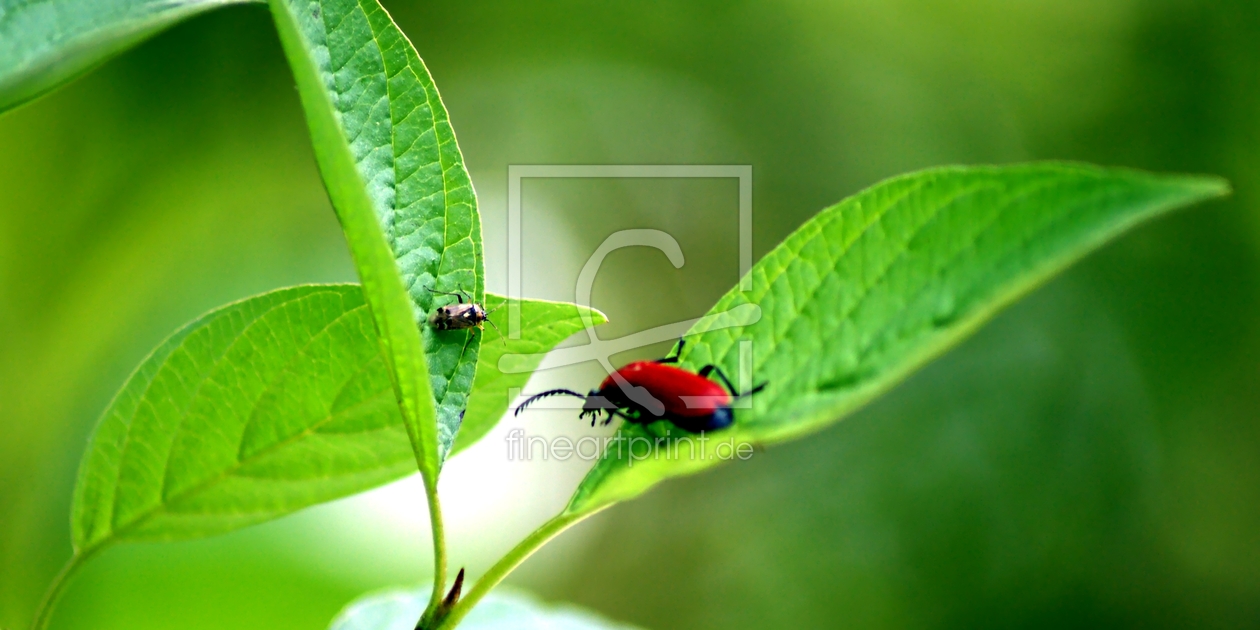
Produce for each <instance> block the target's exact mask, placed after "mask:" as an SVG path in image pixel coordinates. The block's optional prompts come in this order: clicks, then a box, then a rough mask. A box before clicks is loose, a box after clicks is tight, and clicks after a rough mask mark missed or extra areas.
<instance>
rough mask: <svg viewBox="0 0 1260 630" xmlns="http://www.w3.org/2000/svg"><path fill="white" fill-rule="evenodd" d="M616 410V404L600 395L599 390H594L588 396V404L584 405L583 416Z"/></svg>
mask: <svg viewBox="0 0 1260 630" xmlns="http://www.w3.org/2000/svg"><path fill="white" fill-rule="evenodd" d="M616 408H617V405H616V403H614V402H613V401H611V400H608V399H607V398H605V397H604V396H602V395H600V391H599V390H598V389H592V390H591V393H589V394H587V395H586V402H584V403H582V413H583V414H586V413H595V412H597V411H603V410H605V409H616Z"/></svg>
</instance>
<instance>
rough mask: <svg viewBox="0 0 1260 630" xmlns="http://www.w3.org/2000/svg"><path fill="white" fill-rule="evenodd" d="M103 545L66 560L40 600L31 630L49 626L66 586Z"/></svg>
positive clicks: (41, 629) (39, 629) (42, 629)
mask: <svg viewBox="0 0 1260 630" xmlns="http://www.w3.org/2000/svg"><path fill="white" fill-rule="evenodd" d="M101 549H102V547H100V546H98V547H93V548H91V549H89V550H87V551H84V552H78V553H75V554H74V556H72V557H71V558H70V560H69V561H68V562H66V566H64V567H61V571H60V572H58V573H57V577H54V578H53V581H52V583H51V584H49V585H48V590H47V591H45V592H44V598H43V599H42V600H40V602H39V608H36V609H35V618H34V619H32V620H31V630H44V628H47V627H48V622H49V621H50V620H51V619H52V613H53V609H54V608H56V607H57V602H58V601H59V600H60V599H61V594H62V593H64V592H65V590H66V587H67V586H69V585H70V581H71V580H72V579H73V578H74V575H75V574H76V573H78V572H79V569H80V568H82V567H83V565H84V564H85V563H86V562H87V560H88V558H91V557H92V556H94V555H96V552H98V551H100V550H101Z"/></svg>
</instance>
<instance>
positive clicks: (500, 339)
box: [486, 309, 507, 346]
mask: <svg viewBox="0 0 1260 630" xmlns="http://www.w3.org/2000/svg"><path fill="white" fill-rule="evenodd" d="M495 310H498V309H495ZM493 312H494V311H490V313H493ZM490 313H486V323H487V324H490V325H491V326H493V327H494V332H497V333H499V341H502V342H503V345H505V346H506V345H507V339H504V338H503V332H502V331H501V330H499V327H498V326H497V325H495V323H494V322H492V321H490Z"/></svg>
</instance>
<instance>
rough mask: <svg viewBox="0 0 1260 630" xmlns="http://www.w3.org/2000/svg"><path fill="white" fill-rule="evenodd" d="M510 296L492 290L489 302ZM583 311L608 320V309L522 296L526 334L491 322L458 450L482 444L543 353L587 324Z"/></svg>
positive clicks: (494, 305)
mask: <svg viewBox="0 0 1260 630" xmlns="http://www.w3.org/2000/svg"><path fill="white" fill-rule="evenodd" d="M507 300H508V299H507V298H505V297H502V296H499V295H493V294H490V293H487V294H486V302H485V307H486V309H487V310H490V311H493V310H496V309H500V308H502V307H504V306H506V305H507ZM504 312H506V311H504ZM583 314H585V315H586V316H588V317H590V319H591V322H592V324H594V325H599V324H603V323H606V322H607V321H608V318H607V317H605V316H604V314H603V313H601V312H599V311H597V310H594V309H588V308H586V307H584V306H578V305H577V304H568V303H565V302H547V301H544V300H522V301H521V338H520V339H507V338H505V337H503V336H502V335H501V334H500V331H498V330H496V329H495V328H493V327H487V328H486V331H485V336H484V337H482V339H481V356H480V358H479V359H478V365H477V380H476V381H475V382H474V383H473V392H472V396H471V397H470V398H469V400H468V413H467V415H465V416H464V426H463V428H462V429H460V431H459V437H458V438H456V440H455V448H454V449H453V451H452V453H456V452H459V451H462V450H464V449H466V448H468V447H469V446H472V445H473V444H476V443H477V441H478V440H480V439H481V438H482V437H485V435H486V433H489V432H490V430H491V429H493V428H494V425H496V424H498V423H499V420H500V419H502V417H503V414H504V412H506V411H507V407H508V404H510V403H511V402H512V398H511V396H512V393H511V392H512V390H513V389H520V388H522V387H524V386H525V382H526V381H528V380H529V377H530V375H531V374H533V372H534V370H535V369H537V368H538V364H539V363H541V362H542V359H543V355H545V354H546V353H547V352H548V351H550V350H551V349H552V348H554V347H556V345H557V344H559V343H560V342H561V341H564V340H565V339H568V338H569V337H570V336H571V335H573V333H575V332H577V331H579V330H582V329H583V324H582V317H583ZM505 357H507V360H508V361H509V362H510V363H511V365H510V367H509V368H508V369H509V371H508V372H506V373H505V372H504V371H502V369H501V368H503V367H504V366H503V365H501V363H502V361H501V359H504V358H505Z"/></svg>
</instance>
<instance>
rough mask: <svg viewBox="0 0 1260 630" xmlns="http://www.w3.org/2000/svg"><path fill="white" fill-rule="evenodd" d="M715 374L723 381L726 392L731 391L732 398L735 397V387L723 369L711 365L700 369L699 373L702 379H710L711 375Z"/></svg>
mask: <svg viewBox="0 0 1260 630" xmlns="http://www.w3.org/2000/svg"><path fill="white" fill-rule="evenodd" d="M714 372H717V376H718V378H720V379H722V384H723V385H725V386H726V390H727V391H729V392H730V393H731V395H732V396H733V395H735V393H736V392H735V386H734V385H731V380H730V379H728V378H726V373H725V372H723V371H722V368H720V367H718V366H716V365H713V364H712V363H710V364H708V365H706V366H704V367H702V368H700V371H699V372H697V374H699V375H700V376H701V378H709V375H710V374H712V373H714Z"/></svg>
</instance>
